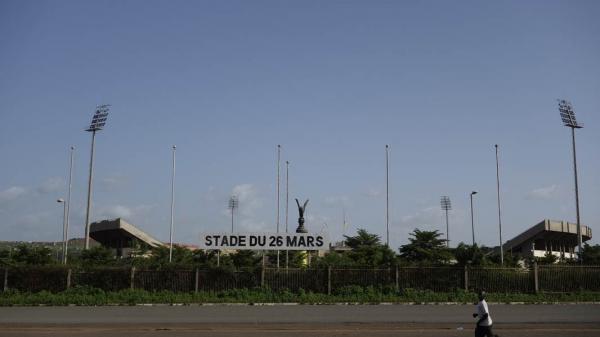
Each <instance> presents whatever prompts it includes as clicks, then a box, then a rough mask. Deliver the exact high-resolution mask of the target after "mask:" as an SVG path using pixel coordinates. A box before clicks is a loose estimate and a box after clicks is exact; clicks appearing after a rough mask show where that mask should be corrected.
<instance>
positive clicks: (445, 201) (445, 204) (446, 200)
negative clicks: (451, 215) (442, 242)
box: [440, 195, 452, 247]
mask: <svg viewBox="0 0 600 337" xmlns="http://www.w3.org/2000/svg"><path fill="white" fill-rule="evenodd" d="M440 205H441V206H442V211H445V212H446V247H450V226H449V225H448V211H449V210H451V209H452V203H451V202H450V197H448V196H447V195H444V196H442V198H441V199H440Z"/></svg>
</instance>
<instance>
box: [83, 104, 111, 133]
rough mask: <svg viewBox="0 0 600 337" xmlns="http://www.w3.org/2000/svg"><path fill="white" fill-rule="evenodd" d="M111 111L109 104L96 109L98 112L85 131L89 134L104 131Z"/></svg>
mask: <svg viewBox="0 0 600 337" xmlns="http://www.w3.org/2000/svg"><path fill="white" fill-rule="evenodd" d="M109 109H110V105H109V104H103V105H99V106H97V107H96V112H95V113H94V116H93V117H92V122H91V123H90V126H89V128H87V129H86V130H85V131H88V132H96V131H99V130H102V128H104V125H106V119H107V118H108V111H109Z"/></svg>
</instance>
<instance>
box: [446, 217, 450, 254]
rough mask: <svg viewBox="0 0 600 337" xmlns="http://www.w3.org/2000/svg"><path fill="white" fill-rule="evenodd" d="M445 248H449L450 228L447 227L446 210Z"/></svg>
mask: <svg viewBox="0 0 600 337" xmlns="http://www.w3.org/2000/svg"><path fill="white" fill-rule="evenodd" d="M446 247H447V248H450V226H449V225H448V210H447V209H446Z"/></svg>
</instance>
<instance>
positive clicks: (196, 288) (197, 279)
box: [194, 268, 200, 293]
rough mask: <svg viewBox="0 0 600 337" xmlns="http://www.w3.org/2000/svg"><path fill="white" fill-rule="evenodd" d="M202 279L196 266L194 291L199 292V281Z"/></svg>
mask: <svg viewBox="0 0 600 337" xmlns="http://www.w3.org/2000/svg"><path fill="white" fill-rule="evenodd" d="M199 280H200V270H199V269H198V268H196V277H195V278H194V292H195V293H197V292H198V281H199Z"/></svg>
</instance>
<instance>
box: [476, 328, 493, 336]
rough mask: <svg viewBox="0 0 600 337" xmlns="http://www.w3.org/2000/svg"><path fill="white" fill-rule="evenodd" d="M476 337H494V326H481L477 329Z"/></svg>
mask: <svg viewBox="0 0 600 337" xmlns="http://www.w3.org/2000/svg"><path fill="white" fill-rule="evenodd" d="M475 337H494V333H493V332H492V326H491V325H490V326H480V325H478V326H477V327H476V328H475Z"/></svg>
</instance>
